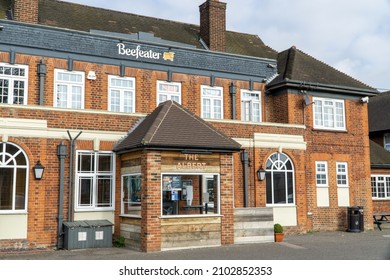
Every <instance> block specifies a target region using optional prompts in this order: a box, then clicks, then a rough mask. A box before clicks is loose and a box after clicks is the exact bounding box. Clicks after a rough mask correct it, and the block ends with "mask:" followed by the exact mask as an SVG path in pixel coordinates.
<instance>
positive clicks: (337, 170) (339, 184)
mask: <svg viewBox="0 0 390 280" xmlns="http://www.w3.org/2000/svg"><path fill="white" fill-rule="evenodd" d="M342 166H343V167H344V171H340V170H339V167H342ZM339 176H345V184H343V183H340V180H339ZM341 180H343V179H341ZM336 181H337V187H343V188H348V187H349V180H348V163H347V162H336Z"/></svg>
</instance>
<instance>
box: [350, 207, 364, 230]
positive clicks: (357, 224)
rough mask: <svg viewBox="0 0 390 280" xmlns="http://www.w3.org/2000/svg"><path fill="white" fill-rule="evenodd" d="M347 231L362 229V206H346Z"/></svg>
mask: <svg viewBox="0 0 390 280" xmlns="http://www.w3.org/2000/svg"><path fill="white" fill-rule="evenodd" d="M347 231H349V232H361V231H364V210H363V207H362V206H354V207H348V229H347Z"/></svg>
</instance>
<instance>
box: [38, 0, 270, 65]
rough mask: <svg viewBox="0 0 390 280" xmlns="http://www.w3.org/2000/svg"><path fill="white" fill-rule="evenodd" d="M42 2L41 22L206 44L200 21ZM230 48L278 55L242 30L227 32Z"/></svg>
mask: <svg viewBox="0 0 390 280" xmlns="http://www.w3.org/2000/svg"><path fill="white" fill-rule="evenodd" d="M39 5H40V6H39V23H40V24H44V25H49V26H54V27H61V28H68V29H74V30H80V31H87V32H89V31H90V30H92V29H95V30H102V31H109V32H116V33H124V34H131V33H137V32H148V33H153V34H154V36H155V37H159V38H162V39H164V40H168V41H173V42H179V43H184V44H188V45H192V46H196V47H197V48H203V47H202V45H201V44H200V42H199V25H194V24H187V23H181V22H176V21H170V20H164V19H158V18H153V17H147V16H141V15H135V14H130V13H123V12H118V11H113V10H107V9H102V8H96V7H90V6H85V5H80V4H74V3H69V2H62V1H57V0H39ZM195 11H198V9H194V12H195ZM226 51H227V52H228V53H233V54H239V55H248V56H255V57H261V58H271V59H276V57H277V52H276V51H274V50H273V49H271V48H270V47H268V46H266V45H265V44H264V43H263V41H262V40H261V39H260V38H259V37H258V36H256V35H249V34H244V33H238V32H229V31H228V32H227V33H226Z"/></svg>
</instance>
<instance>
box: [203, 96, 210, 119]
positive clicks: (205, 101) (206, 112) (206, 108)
mask: <svg viewBox="0 0 390 280" xmlns="http://www.w3.org/2000/svg"><path fill="white" fill-rule="evenodd" d="M202 103H203V118H205V119H209V118H211V102H210V99H203V102H202Z"/></svg>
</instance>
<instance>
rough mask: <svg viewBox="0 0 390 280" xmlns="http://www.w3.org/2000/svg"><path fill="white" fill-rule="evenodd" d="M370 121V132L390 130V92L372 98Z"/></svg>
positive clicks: (369, 108)
mask: <svg viewBox="0 0 390 280" xmlns="http://www.w3.org/2000/svg"><path fill="white" fill-rule="evenodd" d="M368 119H369V129H370V132H375V131H384V130H390V91H387V92H383V93H380V94H378V95H377V96H375V97H372V98H370V101H369V103H368Z"/></svg>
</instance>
